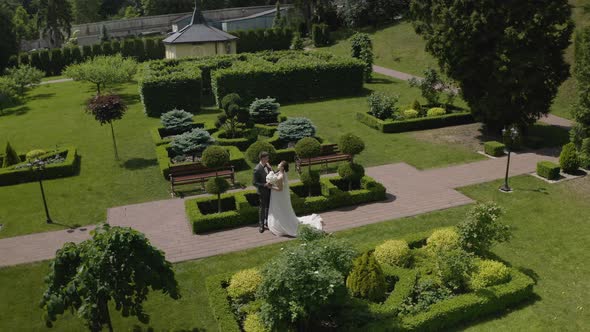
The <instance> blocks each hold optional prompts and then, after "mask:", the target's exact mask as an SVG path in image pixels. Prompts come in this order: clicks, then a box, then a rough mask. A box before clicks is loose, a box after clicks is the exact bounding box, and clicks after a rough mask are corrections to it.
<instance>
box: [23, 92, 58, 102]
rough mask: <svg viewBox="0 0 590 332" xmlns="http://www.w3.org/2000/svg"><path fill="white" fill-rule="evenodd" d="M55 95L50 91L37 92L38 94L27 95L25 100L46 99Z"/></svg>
mask: <svg viewBox="0 0 590 332" xmlns="http://www.w3.org/2000/svg"><path fill="white" fill-rule="evenodd" d="M52 97H55V92H51V93H38V94H34V95H29V96H28V97H27V98H26V100H27V101H34V100H41V99H48V98H52Z"/></svg>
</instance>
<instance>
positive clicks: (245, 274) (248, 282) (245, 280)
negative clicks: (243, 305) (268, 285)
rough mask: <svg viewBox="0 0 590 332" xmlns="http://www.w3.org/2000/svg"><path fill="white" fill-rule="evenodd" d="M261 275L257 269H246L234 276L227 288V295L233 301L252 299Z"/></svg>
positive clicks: (260, 280) (260, 281)
mask: <svg viewBox="0 0 590 332" xmlns="http://www.w3.org/2000/svg"><path fill="white" fill-rule="evenodd" d="M261 283H262V275H261V274H260V271H258V270H257V269H246V270H242V271H239V272H237V273H236V274H234V275H233V276H232V277H231V279H230V281H229V286H228V287H227V294H228V295H229V296H230V297H231V298H233V299H244V298H253V297H254V294H255V293H256V290H257V289H258V286H260V284H261Z"/></svg>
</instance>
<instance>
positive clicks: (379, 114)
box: [367, 92, 398, 120]
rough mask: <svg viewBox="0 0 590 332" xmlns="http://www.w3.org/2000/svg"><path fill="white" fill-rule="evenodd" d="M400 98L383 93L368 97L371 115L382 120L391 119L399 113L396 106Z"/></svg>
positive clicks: (374, 93) (375, 93)
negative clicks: (394, 114)
mask: <svg viewBox="0 0 590 332" xmlns="http://www.w3.org/2000/svg"><path fill="white" fill-rule="evenodd" d="M397 101H398V97H394V96H388V95H386V94H384V93H382V92H373V93H372V94H371V95H369V97H367V103H368V104H369V113H370V114H371V115H372V116H374V117H376V118H378V119H381V120H385V119H389V118H391V116H392V115H393V113H395V112H396V111H397V107H396V106H395V104H396V103H397Z"/></svg>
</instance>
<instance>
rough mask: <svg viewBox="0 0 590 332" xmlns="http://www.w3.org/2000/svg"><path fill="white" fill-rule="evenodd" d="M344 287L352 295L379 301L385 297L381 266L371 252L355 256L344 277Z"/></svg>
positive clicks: (385, 282)
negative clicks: (350, 268) (346, 275)
mask: <svg viewBox="0 0 590 332" xmlns="http://www.w3.org/2000/svg"><path fill="white" fill-rule="evenodd" d="M346 288H348V290H349V292H350V294H351V295H352V296H354V297H358V298H362V299H367V300H369V301H373V302H381V301H383V300H384V299H385V292H386V291H387V281H386V280H385V275H384V274H383V270H382V269H381V266H380V265H379V263H378V262H377V260H376V259H375V257H374V256H373V254H372V253H371V252H366V253H364V254H362V255H361V256H360V257H358V258H356V259H355V260H354V262H353V265H352V271H351V272H350V274H349V275H348V278H346Z"/></svg>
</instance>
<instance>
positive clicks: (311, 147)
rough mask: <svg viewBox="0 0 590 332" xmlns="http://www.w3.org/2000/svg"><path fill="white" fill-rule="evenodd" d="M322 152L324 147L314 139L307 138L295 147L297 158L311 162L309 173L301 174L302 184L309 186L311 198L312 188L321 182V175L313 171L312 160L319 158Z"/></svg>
mask: <svg viewBox="0 0 590 332" xmlns="http://www.w3.org/2000/svg"><path fill="white" fill-rule="evenodd" d="M321 152H322V145H321V144H320V142H318V140H317V139H315V138H313V137H305V138H303V139H301V140H299V142H297V144H296V145H295V153H296V154H297V157H298V158H300V159H307V160H308V161H309V163H308V164H309V165H308V169H307V172H303V173H302V174H301V182H303V184H304V185H306V186H307V188H308V193H309V196H311V195H312V188H313V187H314V186H315V185H317V184H318V183H319V182H320V175H319V173H318V172H314V171H312V170H311V159H312V158H313V157H317V156H319V155H320V153H321Z"/></svg>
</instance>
